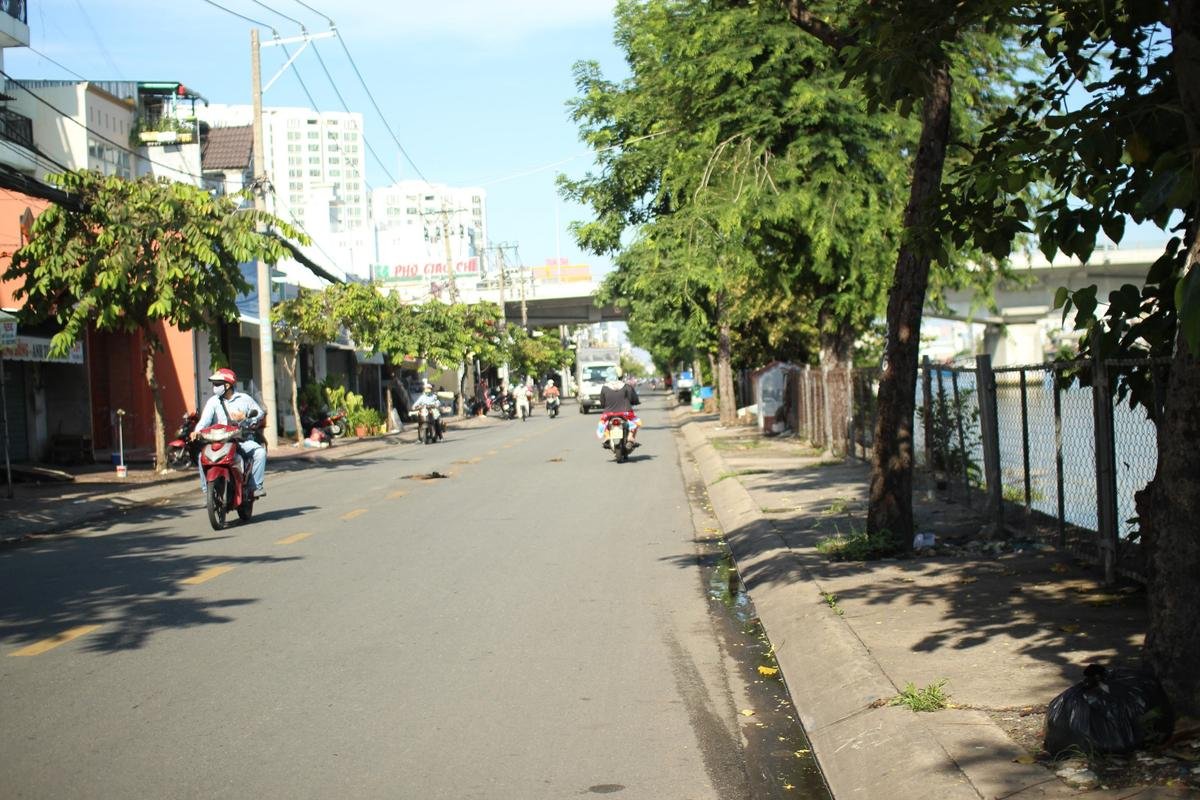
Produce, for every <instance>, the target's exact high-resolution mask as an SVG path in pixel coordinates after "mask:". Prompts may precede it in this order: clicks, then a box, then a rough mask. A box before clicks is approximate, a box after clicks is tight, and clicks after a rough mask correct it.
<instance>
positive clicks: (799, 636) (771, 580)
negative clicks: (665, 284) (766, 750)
mask: <svg viewBox="0 0 1200 800" xmlns="http://www.w3.org/2000/svg"><path fill="white" fill-rule="evenodd" d="M680 430H681V432H682V434H683V437H684V440H685V442H686V447H687V451H688V453H689V454H690V455H691V456H692V457H693V458H694V459H695V460H696V463H697V465H698V467H699V470H700V474H701V477H702V478H703V480H704V482H705V485H706V488H707V490H708V493H709V497H710V500H711V501H712V506H713V511H714V513H715V515H716V517H717V521H718V522H719V523H720V525H721V528H722V529H723V531H724V532H725V537H726V541H727V542H728V544H729V548H730V550H731V552H732V554H733V557H734V560H735V562H736V564H737V568H738V571H739V574H741V575H743V576H746V575H754V576H755V577H753V578H752V579H750V580H749V582H748V583H747V585H746V591H747V592H749V594H750V597H751V599H752V601H753V602H754V607H755V609H756V610H757V611H758V615H759V619H760V620H761V622H762V625H763V628H764V629H765V630H766V632H767V635H768V637H769V638H770V640H771V643H772V645H773V646H774V647H775V656H776V659H777V660H778V662H779V667H780V670H781V671H782V672H783V674H784V676H785V679H786V680H787V681H788V683H789V687H790V689H791V692H792V697H793V700H794V701H795V703H796V710H797V712H798V713H799V715H800V719H801V722H802V723H803V724H804V728H805V730H806V732H807V733H808V737H809V740H810V741H811V743H812V747H813V752H814V753H815V755H816V757H817V761H818V763H819V764H820V765H821V769H822V770H823V771H824V773H825V777H826V780H827V781H828V783H829V786H830V790H831V791H832V792H833V795H834V796H835V797H839V798H842V797H851V796H858V797H869V798H874V797H887V798H889V800H907V798H913V800H917V798H921V799H922V800H924V798H930V797H937V798H963V799H964V800H967V799H971V800H978V798H979V797H980V796H981V793H980V791H979V790H978V789H977V788H976V787H975V786H974V785H973V784H972V782H971V780H970V779H969V778H968V776H967V775H966V774H965V773H964V772H963V770H962V769H961V768H960V767H959V765H958V763H957V762H956V761H955V759H954V758H953V757H952V756H951V754H949V753H948V752H946V750H945V749H944V748H943V747H942V745H941V744H940V742H939V741H938V739H937V737H936V736H935V735H934V733H933V732H932V731H931V729H930V728H929V727H928V726H927V725H925V723H924V722H923V721H922V720H921V718H920V717H919V716H918V715H916V714H914V713H912V712H911V711H908V710H907V709H903V708H899V707H891V706H881V707H872V704H873V703H875V702H876V701H880V700H887V699H890V698H891V697H893V696H894V695H895V694H896V693H897V692H898V689H897V687H896V686H894V685H893V683H892V682H891V680H890V679H889V678H888V676H887V675H886V674H885V672H884V671H883V669H882V667H881V666H880V665H879V663H878V662H877V661H876V660H875V659H874V658H873V657H872V656H871V653H870V652H869V651H868V650H867V649H866V647H865V646H864V645H863V644H862V642H861V641H860V640H859V639H858V637H857V636H856V635H855V633H854V631H853V630H852V629H851V627H850V626H849V625H848V624H846V623H845V622H844V621H842V619H841V618H840V617H838V616H836V615H835V614H833V613H832V611H831V610H830V609H829V608H828V606H826V605H825V604H824V603H823V602H822V600H821V592H820V587H819V586H818V585H817V583H816V582H815V581H814V580H813V578H812V576H811V575H810V574H809V573H808V572H807V570H805V569H804V567H803V565H802V563H801V561H800V559H798V558H797V557H796V554H795V553H793V552H792V551H791V550H790V549H788V548H787V546H786V544H785V543H784V542H783V539H782V538H781V537H780V536H779V535H778V534H776V533H774V532H773V531H772V530H771V528H770V524H769V523H768V522H767V520H766V519H765V518H764V517H763V515H762V513H761V512H760V511H759V509H758V507H757V506H756V505H755V503H754V501H753V499H752V498H751V496H750V493H749V492H748V491H746V489H745V488H744V487H743V486H742V484H741V482H740V481H737V480H725V479H724V478H723V476H724V477H728V473H727V472H726V470H725V466H724V460H723V459H722V458H721V455H720V454H719V453H718V452H717V451H716V449H715V448H713V447H712V446H711V444H709V442H708V440H707V439H706V438H705V437H704V435H703V434H702V433H701V432H700V431H699V430H698V428H697V427H696V426H695V425H694V424H691V423H688V422H686V421H685V422H683V424H682V425H681V426H680Z"/></svg>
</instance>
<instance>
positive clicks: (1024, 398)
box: [1021, 368, 1033, 531]
mask: <svg viewBox="0 0 1200 800" xmlns="http://www.w3.org/2000/svg"><path fill="white" fill-rule="evenodd" d="M1021 463H1022V465H1023V466H1024V469H1025V529H1026V530H1027V531H1028V530H1029V526H1030V524H1031V523H1032V521H1033V476H1032V475H1030V474H1029V381H1028V379H1027V378H1026V370H1025V369H1024V368H1022V369H1021Z"/></svg>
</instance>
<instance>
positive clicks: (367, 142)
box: [313, 42, 428, 183]
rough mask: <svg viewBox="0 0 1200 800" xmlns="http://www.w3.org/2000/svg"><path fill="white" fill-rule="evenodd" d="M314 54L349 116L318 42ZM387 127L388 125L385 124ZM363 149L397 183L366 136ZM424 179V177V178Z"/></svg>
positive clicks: (314, 47)
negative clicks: (318, 47)
mask: <svg viewBox="0 0 1200 800" xmlns="http://www.w3.org/2000/svg"><path fill="white" fill-rule="evenodd" d="M313 53H315V54H316V56H317V61H318V62H320V64H321V69H322V70H323V71H324V72H325V77H326V78H328V79H329V85H330V86H332V87H333V93H334V94H336V95H337V99H338V100H339V101H341V104H342V109H343V110H344V111H345V112H346V113H347V114H349V113H350V106H349V105H347V104H346V98H344V97H342V92H341V90H340V89H338V88H337V81H335V80H334V79H333V76H332V75H331V74H329V68H328V67H327V66H325V59H323V58H321V51H320V50H318V49H317V43H316V42H313ZM385 125H386V123H385ZM363 147H365V148H367V152H368V153H370V154H371V155H372V156H374V158H375V163H377V164H379V168H380V169H381V170H383V174H384V175H387V177H388V180H389V181H390V182H392V183H395V182H396V179H395V178H393V177H392V173H391V171H390V170H388V168H387V165H386V164H384V163H383V159H381V158H380V157H379V154H378V153H376V152H375V148H374V147H372V146H371V143H370V142H369V141H367V137H366V136H365V135H364V136H363ZM401 152H403V149H402V150H401ZM406 157H407V156H406ZM422 177H424V176H422ZM426 183H428V181H426Z"/></svg>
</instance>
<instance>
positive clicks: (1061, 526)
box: [1054, 366, 1067, 548]
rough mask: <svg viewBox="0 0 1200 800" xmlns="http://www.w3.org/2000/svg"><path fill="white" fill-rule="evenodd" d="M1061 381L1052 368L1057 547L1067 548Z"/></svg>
mask: <svg viewBox="0 0 1200 800" xmlns="http://www.w3.org/2000/svg"><path fill="white" fill-rule="evenodd" d="M1062 448H1063V435H1062V381H1060V380H1059V370H1058V367H1057V366H1056V367H1055V368H1054V452H1055V456H1054V479H1055V481H1056V485H1057V486H1058V546H1059V547H1062V548H1065V547H1066V546H1067V501H1066V498H1064V497H1063V491H1064V489H1065V487H1064V481H1063V451H1062Z"/></svg>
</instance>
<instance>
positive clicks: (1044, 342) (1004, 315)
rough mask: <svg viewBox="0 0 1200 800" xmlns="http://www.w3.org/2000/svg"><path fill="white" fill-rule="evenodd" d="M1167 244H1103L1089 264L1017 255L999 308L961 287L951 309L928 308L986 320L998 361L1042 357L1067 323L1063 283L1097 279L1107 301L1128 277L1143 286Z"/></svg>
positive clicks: (1077, 285)
mask: <svg viewBox="0 0 1200 800" xmlns="http://www.w3.org/2000/svg"><path fill="white" fill-rule="evenodd" d="M1164 246H1165V242H1164V243H1163V244H1159V245H1150V244H1146V245H1137V246H1132V247H1114V246H1112V245H1109V246H1107V247H1097V248H1096V250H1095V252H1093V253H1092V256H1091V258H1089V259H1088V261H1087V263H1086V264H1085V263H1082V262H1081V261H1080V260H1079V259H1078V258H1067V257H1065V256H1063V255H1062V254H1061V253H1060V254H1058V255H1057V256H1056V257H1055V258H1054V259H1053V260H1048V259H1046V257H1045V256H1043V255H1042V254H1041V253H1040V252H1039V253H1032V254H1027V255H1025V256H1017V257H1014V259H1013V267H1014V272H1015V273H1016V275H1015V276H1014V277H1013V278H1012V279H1010V280H1006V281H1003V282H1002V283H1001V284H1000V286H998V287H997V289H996V292H995V306H996V310H995V311H993V310H991V309H988V308H986V307H984V306H983V305H982V304H981V303H980V301H979V298H978V297H977V296H976V294H975V292H973V291H971V290H955V291H950V292H947V293H946V295H945V298H946V305H947V308H946V309H943V310H938V309H932V308H930V309H926V312H925V316H926V317H927V318H930V319H946V320H955V321H959V322H967V323H974V324H981V325H983V326H984V334H983V351H984V352H986V353H988V354H989V355H991V356H992V363H993V364H994V365H996V366H1005V365H1016V364H1037V363H1041V362H1042V361H1044V360H1045V357H1046V349H1047V347H1048V346H1049V344H1050V343H1051V341H1050V333H1051V332H1052V331H1057V330H1061V329H1062V327H1063V325H1062V311H1061V310H1056V309H1055V308H1054V294H1055V292H1057V291H1058V289H1059V287H1063V286H1065V287H1067V288H1068V289H1072V290H1075V289H1082V288H1084V287H1087V286H1091V285H1093V284H1095V285H1096V286H1097V292H1096V297H1097V298H1099V299H1100V301H1101V302H1102V303H1103V302H1106V301H1107V298H1108V295H1109V293H1110V292H1113V291H1116V290H1117V289H1120V288H1121V287H1122V286H1123V285H1125V284H1127V283H1132V284H1134V285H1135V286H1137V287H1139V288H1141V286H1142V284H1143V283H1144V282H1145V280H1146V273H1148V272H1149V271H1150V267H1151V266H1152V265H1153V264H1154V262H1155V261H1157V260H1158V258H1159V256H1161V255H1162V254H1163V249H1164Z"/></svg>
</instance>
